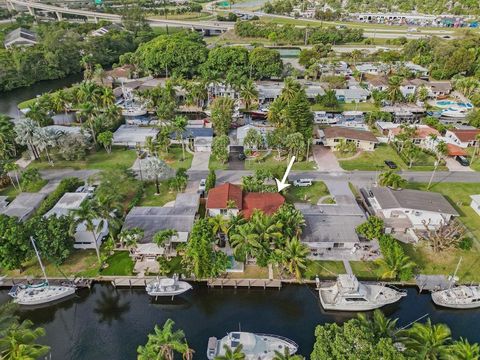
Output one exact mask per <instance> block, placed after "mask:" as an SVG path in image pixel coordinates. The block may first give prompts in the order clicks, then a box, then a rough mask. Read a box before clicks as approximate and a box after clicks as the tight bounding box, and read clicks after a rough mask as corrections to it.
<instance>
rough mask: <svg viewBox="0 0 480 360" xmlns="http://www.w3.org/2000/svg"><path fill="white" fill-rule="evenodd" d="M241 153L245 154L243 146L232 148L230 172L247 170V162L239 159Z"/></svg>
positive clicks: (229, 163)
mask: <svg viewBox="0 0 480 360" xmlns="http://www.w3.org/2000/svg"><path fill="white" fill-rule="evenodd" d="M240 153H243V146H230V153H229V154H228V170H245V161H244V160H240V159H239V158H238V155H239V154H240Z"/></svg>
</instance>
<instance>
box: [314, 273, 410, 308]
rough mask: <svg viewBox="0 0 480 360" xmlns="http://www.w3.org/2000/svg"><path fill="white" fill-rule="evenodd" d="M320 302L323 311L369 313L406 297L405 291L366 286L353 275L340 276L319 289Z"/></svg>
mask: <svg viewBox="0 0 480 360" xmlns="http://www.w3.org/2000/svg"><path fill="white" fill-rule="evenodd" d="M318 293H319V296H320V302H321V304H322V307H323V308H324V309H325V310H337V311H369V310H373V309H378V308H380V307H382V306H385V305H388V304H393V303H395V302H397V301H399V300H400V299H401V298H402V297H404V296H406V295H407V292H406V291H402V290H399V289H395V288H393V287H390V286H387V285H385V284H367V283H362V282H359V281H358V280H357V278H356V277H355V276H354V275H349V274H341V275H339V276H338V277H337V281H336V282H335V284H333V285H332V286H328V287H320V288H319V290H318Z"/></svg>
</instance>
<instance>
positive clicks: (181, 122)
mask: <svg viewBox="0 0 480 360" xmlns="http://www.w3.org/2000/svg"><path fill="white" fill-rule="evenodd" d="M187 124H188V120H187V118H186V117H185V116H175V119H174V120H173V128H174V129H175V137H176V139H177V140H178V139H180V141H181V143H182V161H185V141H184V139H183V134H184V133H185V130H186V128H187Z"/></svg>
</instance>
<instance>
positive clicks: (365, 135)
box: [323, 126, 379, 151]
mask: <svg viewBox="0 0 480 360" xmlns="http://www.w3.org/2000/svg"><path fill="white" fill-rule="evenodd" d="M323 132H324V142H323V143H324V145H325V146H328V147H330V148H332V149H333V150H335V147H336V146H337V145H339V144H340V143H341V142H342V141H346V142H353V143H355V146H356V147H357V149H361V150H367V151H373V150H374V149H375V146H376V145H377V144H378V143H379V140H378V139H377V138H376V136H375V135H373V133H372V132H370V131H366V130H357V129H353V128H346V127H339V126H338V127H328V128H326V129H324V130H323Z"/></svg>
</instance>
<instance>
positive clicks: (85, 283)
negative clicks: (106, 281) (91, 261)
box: [0, 277, 92, 288]
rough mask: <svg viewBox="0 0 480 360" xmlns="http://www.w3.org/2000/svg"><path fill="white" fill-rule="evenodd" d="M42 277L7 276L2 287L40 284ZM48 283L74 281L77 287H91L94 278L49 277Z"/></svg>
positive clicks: (0, 283)
mask: <svg viewBox="0 0 480 360" xmlns="http://www.w3.org/2000/svg"><path fill="white" fill-rule="evenodd" d="M41 281H42V279H31V278H5V279H3V280H2V281H0V287H12V286H14V285H19V284H30V283H33V284H38V283H39V282H41ZM48 283H49V284H50V285H63V284H67V283H73V284H74V285H75V286H76V287H77V288H90V287H91V286H92V279H86V278H74V279H65V278H50V277H49V278H48Z"/></svg>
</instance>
